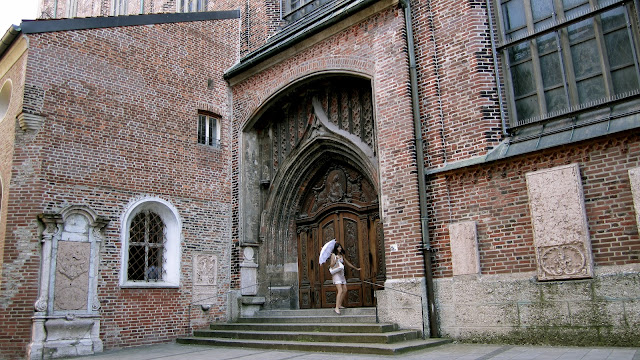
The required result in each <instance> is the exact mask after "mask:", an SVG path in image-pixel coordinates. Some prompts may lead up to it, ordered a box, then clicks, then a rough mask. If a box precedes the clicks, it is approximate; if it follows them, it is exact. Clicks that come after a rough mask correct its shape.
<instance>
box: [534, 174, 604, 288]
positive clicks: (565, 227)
mask: <svg viewBox="0 0 640 360" xmlns="http://www.w3.org/2000/svg"><path fill="white" fill-rule="evenodd" d="M526 179H527V189H528V194H529V207H530V209H531V221H532V224H533V231H534V245H535V251H536V260H537V274H538V280H561V279H579V278H588V277H592V276H593V261H592V254H591V240H590V238H589V228H588V223H587V216H586V212H585V207H584V194H583V191H582V182H581V180H580V169H579V168H578V164H571V165H565V166H558V167H554V168H550V169H545V170H540V171H535V172H530V173H527V174H526Z"/></svg>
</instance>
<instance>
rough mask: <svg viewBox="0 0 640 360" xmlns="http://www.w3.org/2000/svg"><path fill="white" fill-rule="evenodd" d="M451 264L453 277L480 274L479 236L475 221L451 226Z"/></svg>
mask: <svg viewBox="0 0 640 360" xmlns="http://www.w3.org/2000/svg"><path fill="white" fill-rule="evenodd" d="M449 239H450V242H451V262H452V265H453V275H454V276H455V275H469V274H479V273H480V258H479V254H478V234H477V231H476V222H475V221H463V222H459V223H455V224H450V225H449Z"/></svg>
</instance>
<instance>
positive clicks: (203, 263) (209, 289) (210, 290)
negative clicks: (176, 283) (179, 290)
mask: <svg viewBox="0 0 640 360" xmlns="http://www.w3.org/2000/svg"><path fill="white" fill-rule="evenodd" d="M217 278H218V257H217V256H216V255H214V254H196V255H195V256H194V257H193V295H192V296H193V303H194V304H211V303H213V302H215V301H214V299H215V298H216V294H217V291H218V289H217Z"/></svg>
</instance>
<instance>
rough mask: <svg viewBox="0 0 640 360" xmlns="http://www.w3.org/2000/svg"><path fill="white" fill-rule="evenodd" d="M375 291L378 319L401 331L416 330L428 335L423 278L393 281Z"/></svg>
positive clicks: (388, 281)
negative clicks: (392, 324) (391, 324)
mask: <svg viewBox="0 0 640 360" xmlns="http://www.w3.org/2000/svg"><path fill="white" fill-rule="evenodd" d="M384 286H385V288H384V290H378V291H376V299H377V303H378V319H379V320H380V322H390V323H396V324H398V325H399V326H400V328H402V329H418V330H421V331H423V332H424V333H425V334H427V335H428V332H429V321H428V316H429V315H428V314H429V313H428V312H427V296H426V285H425V280H424V278H411V279H393V280H387V281H386V282H385V283H384Z"/></svg>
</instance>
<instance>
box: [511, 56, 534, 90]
mask: <svg viewBox="0 0 640 360" xmlns="http://www.w3.org/2000/svg"><path fill="white" fill-rule="evenodd" d="M511 79H512V82H513V94H514V96H515V97H520V96H523V95H527V94H530V93H532V92H535V90H536V83H535V80H534V77H533V65H532V63H531V61H527V62H525V63H523V64H520V65H516V66H513V67H512V68H511Z"/></svg>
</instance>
